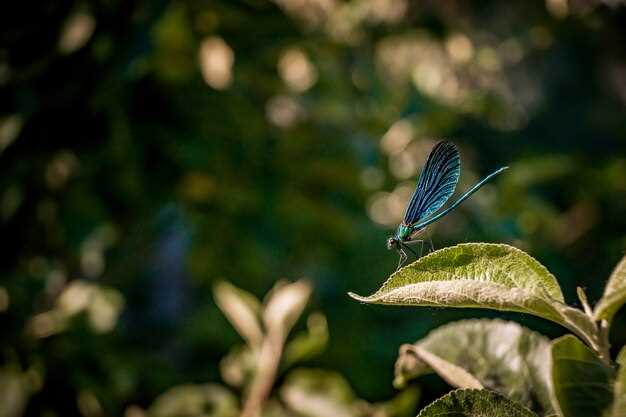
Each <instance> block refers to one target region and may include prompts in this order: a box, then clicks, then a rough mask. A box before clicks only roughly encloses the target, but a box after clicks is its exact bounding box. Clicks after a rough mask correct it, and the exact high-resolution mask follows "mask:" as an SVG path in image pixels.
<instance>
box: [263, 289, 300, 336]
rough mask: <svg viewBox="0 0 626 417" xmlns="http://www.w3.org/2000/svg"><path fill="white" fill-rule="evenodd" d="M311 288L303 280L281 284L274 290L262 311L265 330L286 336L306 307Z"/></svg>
mask: <svg viewBox="0 0 626 417" xmlns="http://www.w3.org/2000/svg"><path fill="white" fill-rule="evenodd" d="M311 290H312V289H311V285H310V284H309V283H307V282H305V281H297V282H293V283H289V284H285V285H281V286H280V288H277V289H276V290H274V291H273V292H272V293H271V295H270V296H269V298H268V299H267V303H266V306H265V310H264V311H263V323H264V324H265V328H266V329H267V332H268V333H277V334H283V335H285V336H286V335H287V334H288V333H289V331H291V328H292V327H293V325H294V324H295V323H296V321H297V320H298V318H299V317H300V315H301V314H302V311H303V310H304V307H306V304H307V302H308V301H309V296H310V295H311Z"/></svg>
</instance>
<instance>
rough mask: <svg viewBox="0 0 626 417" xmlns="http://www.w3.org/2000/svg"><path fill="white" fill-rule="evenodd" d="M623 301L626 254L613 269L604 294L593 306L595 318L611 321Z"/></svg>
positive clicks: (625, 283)
mask: <svg viewBox="0 0 626 417" xmlns="http://www.w3.org/2000/svg"><path fill="white" fill-rule="evenodd" d="M624 303H626V256H625V257H623V258H622V260H621V261H620V262H619V263H618V264H617V266H616V267H615V269H614V270H613V273H612V274H611V277H610V278H609V282H608V283H607V284H606V287H605V289H604V294H603V295H602V298H601V299H600V301H598V304H597V305H596V307H595V311H594V316H595V317H596V319H597V320H600V319H604V320H608V321H611V319H613V316H614V315H615V313H617V310H619V309H620V307H621V306H623V305H624Z"/></svg>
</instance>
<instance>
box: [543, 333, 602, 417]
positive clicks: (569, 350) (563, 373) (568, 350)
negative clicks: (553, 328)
mask: <svg viewBox="0 0 626 417" xmlns="http://www.w3.org/2000/svg"><path fill="white" fill-rule="evenodd" d="M551 354H552V361H551V362H552V370H551V373H552V383H553V387H554V395H555V397H556V400H557V403H556V404H555V405H557V406H558V407H559V408H560V410H561V414H562V415H563V416H564V417H589V416H601V415H602V413H603V412H604V411H605V410H607V409H608V407H609V406H610V405H611V402H612V400H613V390H612V380H613V374H614V372H613V369H612V368H610V367H609V366H607V365H606V364H604V363H603V362H602V361H601V360H600V359H599V358H598V356H597V355H596V354H595V353H594V352H593V351H592V350H590V349H589V348H588V347H587V346H585V345H584V344H583V343H582V342H581V341H580V340H578V339H577V338H576V337H574V336H572V335H567V336H563V337H561V338H559V339H557V340H555V341H554V342H552V349H551Z"/></svg>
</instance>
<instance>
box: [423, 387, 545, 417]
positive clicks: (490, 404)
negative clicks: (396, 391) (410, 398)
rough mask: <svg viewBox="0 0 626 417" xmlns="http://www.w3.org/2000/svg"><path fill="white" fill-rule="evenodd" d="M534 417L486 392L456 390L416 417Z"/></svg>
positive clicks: (517, 406) (526, 410) (492, 393)
mask: <svg viewBox="0 0 626 417" xmlns="http://www.w3.org/2000/svg"><path fill="white" fill-rule="evenodd" d="M444 416H445V417H465V416H467V417H536V416H537V414H535V413H533V412H532V411H530V410H529V409H527V408H525V407H524V406H523V405H521V404H518V403H516V402H513V401H511V400H509V399H508V398H506V397H504V396H502V395H500V394H498V393H495V392H492V391H487V390H474V389H466V390H456V391H452V392H451V393H449V394H447V395H444V396H443V397H441V398H439V399H438V400H436V401H435V402H433V403H431V404H430V405H429V406H428V407H426V408H424V409H423V410H422V411H421V412H420V413H419V415H418V417H444Z"/></svg>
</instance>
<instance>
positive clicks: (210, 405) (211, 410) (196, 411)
mask: <svg viewBox="0 0 626 417" xmlns="http://www.w3.org/2000/svg"><path fill="white" fill-rule="evenodd" d="M148 415H149V416H150V417H235V416H237V415H239V406H238V401H237V398H236V397H235V395H234V394H233V393H231V392H230V391H229V390H227V389H226V388H224V387H222V386H220V385H216V384H206V385H180V386H177V387H174V388H171V389H169V390H168V391H166V392H165V393H163V394H161V395H160V396H159V397H158V398H157V399H156V400H155V401H154V403H153V404H152V405H151V406H150V408H149V410H148Z"/></svg>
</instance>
